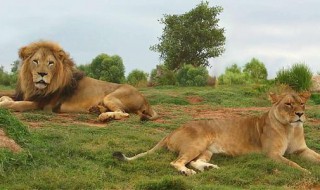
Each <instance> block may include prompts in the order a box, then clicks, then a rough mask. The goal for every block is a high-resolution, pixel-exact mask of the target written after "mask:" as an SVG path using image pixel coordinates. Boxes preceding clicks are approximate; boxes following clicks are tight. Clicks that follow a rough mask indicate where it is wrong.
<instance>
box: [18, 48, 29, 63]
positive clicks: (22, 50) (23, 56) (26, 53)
mask: <svg viewBox="0 0 320 190" xmlns="http://www.w3.org/2000/svg"><path fill="white" fill-rule="evenodd" d="M32 52H33V51H32V49H31V48H30V47H28V46H25V47H22V48H20V49H19V52H18V54H19V58H20V59H22V60H25V59H27V58H28V57H30V56H31V55H32Z"/></svg>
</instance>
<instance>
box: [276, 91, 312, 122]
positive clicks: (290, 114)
mask: <svg viewBox="0 0 320 190" xmlns="http://www.w3.org/2000/svg"><path fill="white" fill-rule="evenodd" d="M272 96H273V97H272ZM270 97H271V99H272V102H273V104H274V105H273V108H274V109H273V110H274V115H275V117H276V119H277V120H278V121H280V122H281V123H282V124H285V125H286V124H290V125H292V126H301V124H302V123H303V122H305V120H306V116H305V103H306V101H307V100H308V99H309V97H310V93H309V92H304V93H301V94H296V93H287V94H282V95H279V96H277V95H270Z"/></svg>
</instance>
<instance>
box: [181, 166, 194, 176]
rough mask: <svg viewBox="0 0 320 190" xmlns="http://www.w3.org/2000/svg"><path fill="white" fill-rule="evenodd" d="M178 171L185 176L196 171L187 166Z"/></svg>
mask: <svg viewBox="0 0 320 190" xmlns="http://www.w3.org/2000/svg"><path fill="white" fill-rule="evenodd" d="M180 173H181V174H182V175H185V176H190V175H194V174H196V173H197V172H195V171H194V170H192V169H189V168H187V169H183V170H180Z"/></svg>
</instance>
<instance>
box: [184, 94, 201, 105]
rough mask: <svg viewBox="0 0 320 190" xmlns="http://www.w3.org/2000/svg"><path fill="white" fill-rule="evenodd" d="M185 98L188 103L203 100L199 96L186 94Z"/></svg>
mask: <svg viewBox="0 0 320 190" xmlns="http://www.w3.org/2000/svg"><path fill="white" fill-rule="evenodd" d="M186 99H187V100H188V102H189V103H190V104H197V103H200V102H202V101H203V99H202V98H201V97H199V96H188V97H187V98H186Z"/></svg>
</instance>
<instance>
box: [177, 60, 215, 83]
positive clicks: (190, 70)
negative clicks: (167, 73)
mask: <svg viewBox="0 0 320 190" xmlns="http://www.w3.org/2000/svg"><path fill="white" fill-rule="evenodd" d="M208 77H209V74H208V70H207V69H206V68H205V67H194V66H192V65H184V66H183V67H182V68H181V69H180V70H179V71H178V73H177V81H178V83H179V85H181V86H205V85H206V84H207V80H208Z"/></svg>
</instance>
